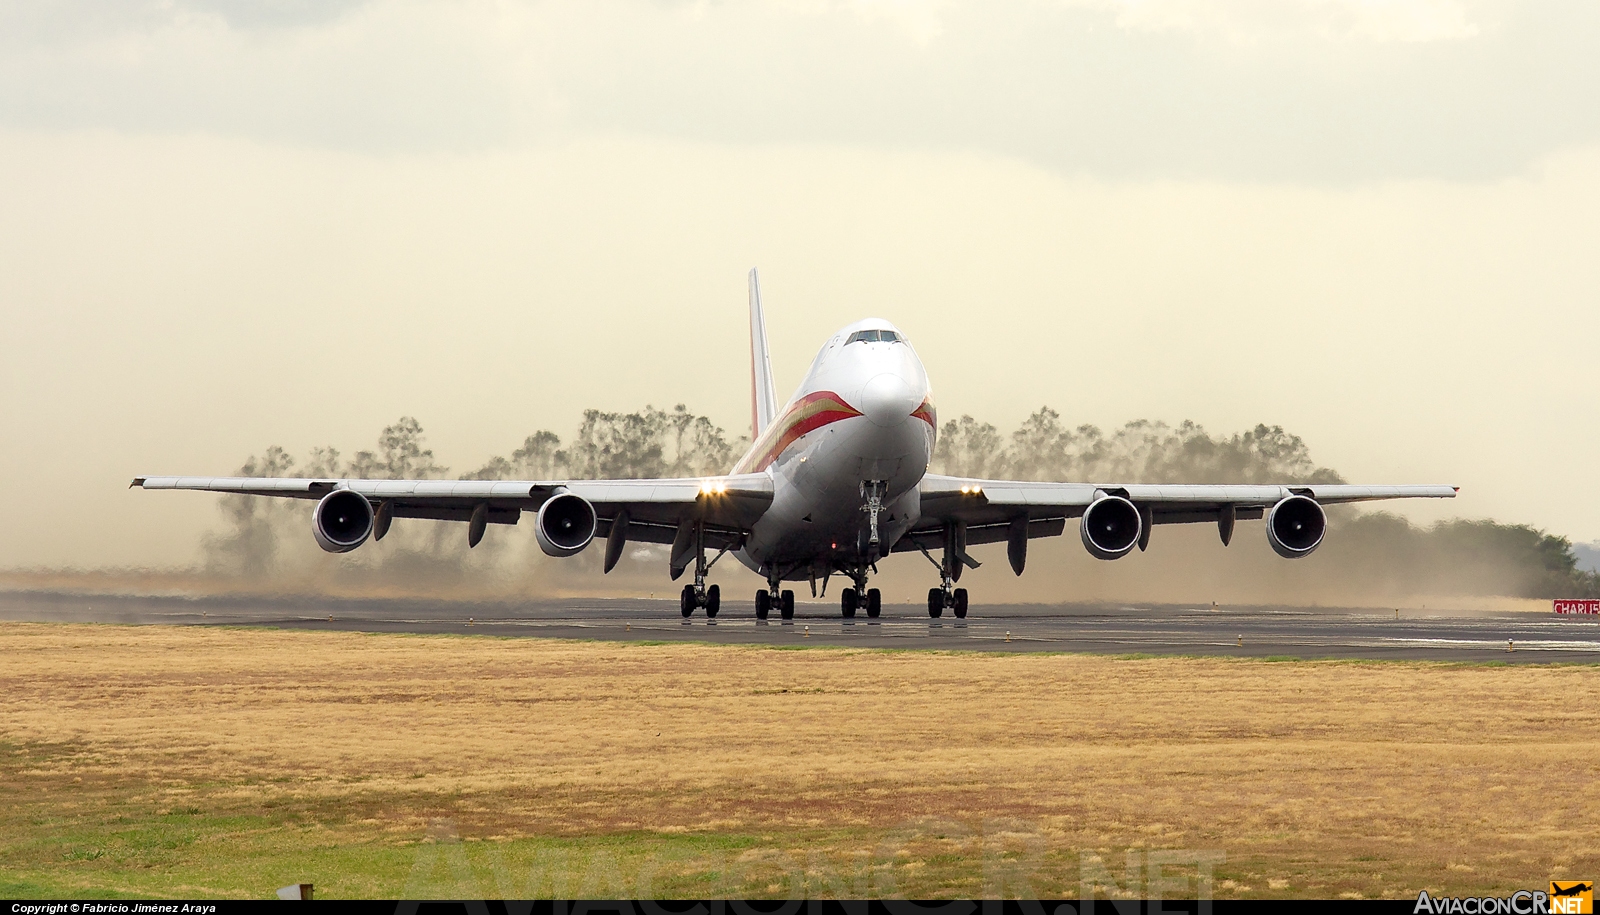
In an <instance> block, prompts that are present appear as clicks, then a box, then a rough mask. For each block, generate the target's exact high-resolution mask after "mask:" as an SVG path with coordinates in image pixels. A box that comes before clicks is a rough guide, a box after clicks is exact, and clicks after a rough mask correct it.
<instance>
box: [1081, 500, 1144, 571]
mask: <svg viewBox="0 0 1600 915" xmlns="http://www.w3.org/2000/svg"><path fill="white" fill-rule="evenodd" d="M1143 526H1144V522H1143V520H1142V519H1140V517H1139V509H1138V508H1137V507H1135V506H1134V504H1133V503H1132V502H1129V501H1128V500H1127V499H1124V498H1122V497H1121V496H1106V497H1105V498H1103V499H1096V500H1095V501H1094V502H1093V503H1091V504H1090V506H1089V507H1088V508H1086V509H1084V511H1083V523H1082V524H1081V525H1080V526H1079V528H1078V530H1079V532H1080V533H1082V534H1083V546H1084V549H1087V550H1088V551H1089V555H1090V556H1093V557H1094V558H1096V559H1121V558H1122V557H1124V556H1126V555H1128V551H1129V550H1132V549H1133V548H1134V547H1135V546H1138V545H1139V533H1140V531H1141V530H1142V529H1143Z"/></svg>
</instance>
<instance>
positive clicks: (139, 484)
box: [128, 477, 145, 489]
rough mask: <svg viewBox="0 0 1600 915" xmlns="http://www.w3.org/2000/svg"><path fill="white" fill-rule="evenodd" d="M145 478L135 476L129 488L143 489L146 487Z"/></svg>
mask: <svg viewBox="0 0 1600 915" xmlns="http://www.w3.org/2000/svg"><path fill="white" fill-rule="evenodd" d="M144 479H145V478H144V477H134V478H133V482H132V483H129V484H128V488H129V489H143V488H144Z"/></svg>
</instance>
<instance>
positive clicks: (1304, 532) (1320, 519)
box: [1267, 496, 1328, 559]
mask: <svg viewBox="0 0 1600 915" xmlns="http://www.w3.org/2000/svg"><path fill="white" fill-rule="evenodd" d="M1327 532H1328V515H1327V513H1326V512H1324V511H1323V510H1322V506H1321V505H1318V504H1317V500H1315V499H1312V498H1310V497H1308V496H1289V497H1288V498H1286V499H1284V500H1283V501H1281V502H1279V503H1278V504H1277V505H1274V506H1272V508H1271V510H1269V511H1268V512H1267V542H1268V543H1270V544H1272V549H1273V551H1274V552H1276V553H1277V554H1278V555H1279V556H1282V557H1283V558H1284V559H1299V558H1300V557H1302V556H1309V555H1311V551H1312V550H1314V549H1316V548H1317V547H1319V546H1321V545H1322V535H1323V534H1326V533H1327Z"/></svg>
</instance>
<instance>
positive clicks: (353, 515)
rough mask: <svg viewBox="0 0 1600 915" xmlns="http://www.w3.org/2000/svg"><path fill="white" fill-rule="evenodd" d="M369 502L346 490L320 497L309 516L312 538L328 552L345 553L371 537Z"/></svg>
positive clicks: (370, 506)
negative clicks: (320, 499) (314, 509)
mask: <svg viewBox="0 0 1600 915" xmlns="http://www.w3.org/2000/svg"><path fill="white" fill-rule="evenodd" d="M372 521H373V514H372V503H371V502H368V501H367V497H366V496H363V495H362V494H360V493H358V492H351V491H350V490H348V489H336V490H334V491H333V492H330V493H328V494H327V495H325V496H323V497H322V501H320V502H318V503H317V510H316V511H315V512H313V513H312V515H311V536H313V537H315V538H317V546H320V547H322V548H323V549H325V550H327V551H328V552H330V553H348V552H350V551H351V550H353V549H355V548H356V547H358V546H360V545H361V544H363V543H366V542H367V538H368V537H370V536H372Z"/></svg>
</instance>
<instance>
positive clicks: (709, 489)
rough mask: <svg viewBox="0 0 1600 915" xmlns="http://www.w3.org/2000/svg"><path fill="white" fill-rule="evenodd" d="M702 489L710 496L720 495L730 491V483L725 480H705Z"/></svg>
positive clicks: (701, 484) (701, 485) (702, 482)
mask: <svg viewBox="0 0 1600 915" xmlns="http://www.w3.org/2000/svg"><path fill="white" fill-rule="evenodd" d="M700 491H701V492H702V493H704V494H706V495H708V496H720V495H722V494H723V493H725V492H727V491H728V484H727V482H726V481H725V480H703V481H701V483H700Z"/></svg>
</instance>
